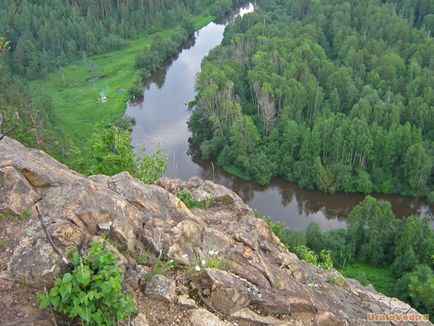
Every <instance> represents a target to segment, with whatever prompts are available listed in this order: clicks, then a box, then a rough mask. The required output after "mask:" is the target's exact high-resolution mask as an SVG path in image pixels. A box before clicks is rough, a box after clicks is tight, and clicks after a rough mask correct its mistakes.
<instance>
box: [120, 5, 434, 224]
mask: <svg viewBox="0 0 434 326" xmlns="http://www.w3.org/2000/svg"><path fill="white" fill-rule="evenodd" d="M253 10H254V5H253V4H252V3H249V4H248V5H246V6H244V7H242V8H240V9H239V10H237V11H235V13H231V14H229V15H227V16H226V17H224V18H222V19H219V20H217V21H215V22H213V23H210V24H208V25H207V26H205V27H204V28H202V29H201V30H200V31H199V32H197V33H196V34H195V37H194V38H192V39H190V40H189V41H188V42H187V43H186V44H185V45H184V46H183V48H182V50H181V51H180V53H179V54H178V55H177V56H175V57H173V58H171V59H169V60H168V61H167V62H166V63H165V65H163V67H162V68H161V69H160V70H158V71H157V72H155V73H154V74H153V75H152V78H151V79H150V80H149V81H148V83H147V84H146V86H145V96H144V99H143V102H141V103H128V105H127V110H126V115H127V116H130V117H134V119H135V121H136V124H135V126H134V128H133V131H132V145H133V147H134V149H135V150H136V152H137V153H138V154H139V155H140V154H141V153H143V152H144V151H154V150H155V149H157V148H158V147H162V148H163V149H164V152H165V153H166V155H167V157H168V166H167V171H166V175H167V176H168V177H177V178H181V179H188V178H190V177H192V176H195V175H198V176H201V177H202V178H205V179H209V180H213V181H215V182H218V183H221V184H223V185H225V186H227V187H228V188H230V189H232V190H233V191H235V192H236V193H237V194H238V195H239V196H240V197H241V198H243V200H244V201H246V202H247V203H248V204H249V205H250V206H251V207H253V208H256V209H258V210H260V211H261V212H262V213H263V214H265V215H268V216H271V217H272V218H273V219H275V220H278V221H281V222H283V223H284V224H286V225H287V226H289V227H290V228H293V229H305V228H306V227H307V225H308V224H309V223H310V222H314V221H315V222H317V223H319V224H320V226H321V227H322V228H323V229H333V228H340V227H345V219H344V218H345V216H347V214H348V213H349V212H350V210H351V209H352V208H353V207H354V206H355V205H357V204H358V203H359V202H360V201H361V200H362V199H363V197H364V196H363V195H361V194H351V195H348V194H343V193H338V194H335V195H327V194H324V193H320V192H317V191H311V190H306V189H301V188H299V187H297V186H296V185H293V184H290V183H288V182H286V181H285V180H283V179H281V178H275V179H274V180H273V181H272V183H271V184H270V185H267V186H259V185H257V184H254V183H251V182H247V181H244V180H241V179H239V178H236V177H234V176H231V175H229V174H228V173H226V172H225V171H224V170H223V169H222V168H221V167H219V166H218V165H216V164H213V163H211V162H207V161H203V160H202V159H201V157H200V155H199V154H198V149H197V148H196V147H195V146H193V145H192V144H190V143H189V137H190V132H189V131H188V129H187V121H188V118H189V116H190V112H189V111H188V109H187V106H186V103H188V102H190V101H191V100H192V99H194V96H195V92H194V84H195V78H196V74H197V73H198V72H199V71H200V66H201V62H202V60H203V58H204V57H205V56H206V55H207V54H208V53H209V51H210V50H211V49H213V48H214V47H216V46H217V45H219V44H220V43H221V41H222V39H223V33H224V29H225V25H226V24H227V23H229V22H231V21H233V20H234V19H235V17H237V15H241V14H247V13H249V12H252V11H253ZM376 197H377V198H381V199H385V200H389V201H390V202H391V203H392V206H393V210H394V212H395V214H396V215H398V216H407V215H411V214H417V215H424V216H431V217H432V215H433V211H434V208H433V207H429V206H428V205H426V204H424V203H423V202H422V201H421V200H420V199H417V198H409V197H403V196H390V195H389V196H388V195H376ZM432 225H434V222H432Z"/></svg>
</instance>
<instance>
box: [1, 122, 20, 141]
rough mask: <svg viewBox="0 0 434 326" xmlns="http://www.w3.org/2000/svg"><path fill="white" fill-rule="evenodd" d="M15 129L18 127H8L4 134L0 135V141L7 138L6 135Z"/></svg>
mask: <svg viewBox="0 0 434 326" xmlns="http://www.w3.org/2000/svg"><path fill="white" fill-rule="evenodd" d="M17 127H18V125H16V126H13V127H10V128H9V129H8V130H6V131H5V132H4V133H2V134H0V140H2V139H3V138H5V137H6V136H7V134H9V133H10V132H12V131H14V129H15V128H17Z"/></svg>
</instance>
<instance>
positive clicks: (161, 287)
mask: <svg viewBox="0 0 434 326" xmlns="http://www.w3.org/2000/svg"><path fill="white" fill-rule="evenodd" d="M145 294H146V295H147V296H148V297H150V298H153V299H157V300H161V301H164V302H169V303H174V302H175V301H176V285H175V281H174V280H172V279H169V278H167V277H165V276H163V275H155V276H154V277H152V279H151V280H150V281H149V282H148V283H147V284H146V288H145Z"/></svg>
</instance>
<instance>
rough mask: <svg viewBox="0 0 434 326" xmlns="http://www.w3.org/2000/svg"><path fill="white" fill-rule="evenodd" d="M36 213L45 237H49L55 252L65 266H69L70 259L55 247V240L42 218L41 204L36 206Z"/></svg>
mask: <svg viewBox="0 0 434 326" xmlns="http://www.w3.org/2000/svg"><path fill="white" fill-rule="evenodd" d="M36 211H37V212H38V218H39V221H40V222H41V225H42V228H43V229H44V232H45V235H46V236H47V239H48V242H49V243H50V245H51V247H53V250H54V251H55V252H56V254H58V255H59V256H60V257H61V258H62V262H63V263H64V264H65V265H68V264H69V261H68V259H66V257H65V256H64V255H63V253H62V251H60V249H59V248H58V247H57V246H56V245H55V243H54V241H53V239H52V238H51V235H50V233H49V232H48V230H47V226H46V225H45V223H44V218H43V216H42V213H41V210H40V209H39V204H36Z"/></svg>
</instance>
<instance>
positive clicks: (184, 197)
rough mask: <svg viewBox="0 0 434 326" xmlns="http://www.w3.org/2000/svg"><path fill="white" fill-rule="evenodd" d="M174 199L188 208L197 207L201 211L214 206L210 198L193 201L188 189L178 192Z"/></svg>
mask: <svg viewBox="0 0 434 326" xmlns="http://www.w3.org/2000/svg"><path fill="white" fill-rule="evenodd" d="M176 197H178V199H179V200H180V201H182V202H183V203H184V204H185V206H187V207H188V208H193V207H198V208H202V209H208V208H210V207H211V206H212V205H214V201H213V200H212V198H211V197H209V198H205V199H204V200H195V199H193V195H192V193H191V191H190V190H188V189H182V190H180V191H178V192H177V193H176Z"/></svg>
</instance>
